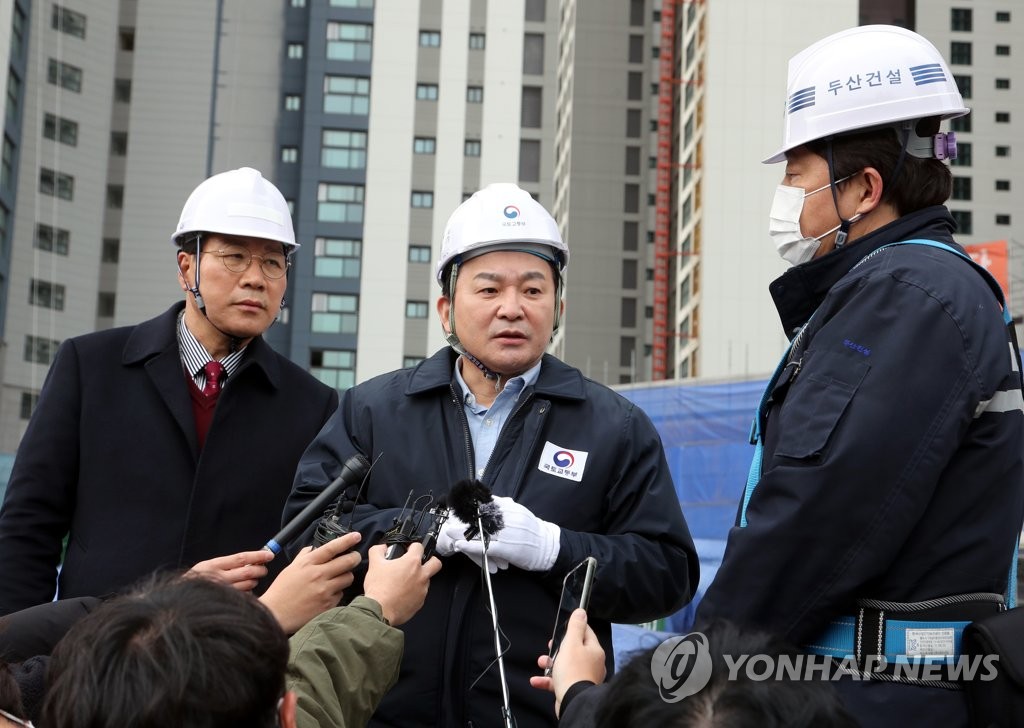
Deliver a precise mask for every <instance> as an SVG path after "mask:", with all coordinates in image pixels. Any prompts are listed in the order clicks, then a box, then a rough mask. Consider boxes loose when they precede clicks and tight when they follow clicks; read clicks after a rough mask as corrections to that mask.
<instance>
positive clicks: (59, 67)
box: [46, 58, 82, 93]
mask: <svg viewBox="0 0 1024 728" xmlns="http://www.w3.org/2000/svg"><path fill="white" fill-rule="evenodd" d="M46 80H47V82H48V83H52V84H53V85H54V86H60V87H61V88H66V89H67V90H68V91H74V92H75V93H81V91H82V69H81V68H79V67H78V66H72V65H71V64H70V63H64V62H62V61H58V60H55V59H53V58H51V59H50V62H49V64H48V65H47V68H46Z"/></svg>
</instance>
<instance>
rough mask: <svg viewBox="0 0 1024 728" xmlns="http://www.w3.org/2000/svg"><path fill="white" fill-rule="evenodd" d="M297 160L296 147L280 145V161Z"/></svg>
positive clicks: (291, 162)
mask: <svg viewBox="0 0 1024 728" xmlns="http://www.w3.org/2000/svg"><path fill="white" fill-rule="evenodd" d="M298 161H299V148H298V147H281V162H283V163H284V164H295V163H296V162H298Z"/></svg>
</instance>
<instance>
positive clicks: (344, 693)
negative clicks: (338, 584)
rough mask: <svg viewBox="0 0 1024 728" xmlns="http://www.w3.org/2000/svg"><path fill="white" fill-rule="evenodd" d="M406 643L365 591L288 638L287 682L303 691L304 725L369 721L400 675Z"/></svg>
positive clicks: (300, 716) (344, 727) (331, 726)
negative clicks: (289, 649)
mask: <svg viewBox="0 0 1024 728" xmlns="http://www.w3.org/2000/svg"><path fill="white" fill-rule="evenodd" d="M404 644H405V635H404V634H403V633H402V632H401V630H398V629H395V628H394V627H391V626H389V625H388V624H387V623H385V622H384V620H383V617H382V615H381V610H380V605H379V604H377V602H375V601H374V600H372V599H367V598H366V597H362V596H360V597H356V598H355V599H353V600H352V603H351V605H349V606H347V607H335V608H334V609H330V610H328V611H326V612H324V613H323V614H320V615H318V616H317V617H315V618H314V619H312V620H310V621H309V622H308V623H307V624H306V626H304V627H303V628H302V629H300V630H299V631H298V632H296V633H295V635H294V636H293V637H292V638H291V640H289V645H290V648H291V655H290V657H289V660H288V680H287V687H288V689H289V690H292V691H294V692H295V693H296V695H297V696H298V708H297V711H296V722H297V723H298V726H299V728H313V727H314V726H317V727H322V728H355V727H356V726H365V725H366V723H367V722H368V721H369V719H370V716H371V715H373V712H374V710H376V708H377V704H378V703H379V702H380V700H381V698H382V697H383V696H384V694H385V693H386V692H387V691H388V690H390V689H391V686H392V685H394V684H395V682H396V681H397V680H398V667H399V665H400V664H401V661H402V649H403V646H404Z"/></svg>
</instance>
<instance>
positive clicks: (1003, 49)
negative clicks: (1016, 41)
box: [996, 45, 1010, 56]
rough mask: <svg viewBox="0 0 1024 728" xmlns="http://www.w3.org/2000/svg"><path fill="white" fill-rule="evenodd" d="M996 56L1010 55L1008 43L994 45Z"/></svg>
mask: <svg viewBox="0 0 1024 728" xmlns="http://www.w3.org/2000/svg"><path fill="white" fill-rule="evenodd" d="M996 55H997V56H1008V55H1010V46H1008V45H997V46H996Z"/></svg>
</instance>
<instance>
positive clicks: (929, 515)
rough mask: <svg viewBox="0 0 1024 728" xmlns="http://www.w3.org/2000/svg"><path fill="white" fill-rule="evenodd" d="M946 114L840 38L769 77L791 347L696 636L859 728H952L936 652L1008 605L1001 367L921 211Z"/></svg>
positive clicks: (951, 679) (761, 424)
mask: <svg viewBox="0 0 1024 728" xmlns="http://www.w3.org/2000/svg"><path fill="white" fill-rule="evenodd" d="M966 113H968V109H966V108H965V107H964V105H963V100H962V99H961V96H960V93H959V92H958V91H957V88H956V85H955V84H954V81H953V76H952V75H951V74H950V71H949V68H948V67H947V66H946V63H945V61H944V60H943V59H942V56H941V55H940V54H939V52H938V51H937V50H936V49H935V47H934V46H933V45H932V44H931V43H929V42H928V41H927V40H926V39H925V38H923V37H921V36H920V35H918V34H916V33H912V32H910V31H907V30H904V29H902V28H896V27H890V26H864V27H860V28H855V29H852V30H847V31H844V32H841V33H838V34H835V35H832V36H829V37H828V38H825V39H824V40H821V41H819V42H818V43H815V44H814V45H812V46H810V47H809V48H808V49H806V50H805V51H803V52H801V53H800V54H798V55H797V56H795V57H794V58H793V59H792V61H791V62H790V65H789V80H788V90H787V104H786V112H785V132H784V138H783V145H782V147H781V148H780V149H779V150H778V151H777V152H776V153H775V154H773V155H772V156H771V157H769V158H768V159H767V160H765V161H766V162H767V163H773V162H785V165H786V168H785V172H784V177H783V180H782V185H780V186H779V188H778V191H777V192H776V196H775V200H774V202H773V204H772V209H771V214H770V220H769V223H768V226H769V233H770V235H771V238H772V240H773V241H774V243H775V245H776V247H777V249H778V251H779V254H780V255H781V256H782V257H783V258H784V259H785V260H787V261H789V262H790V263H792V264H793V265H794V267H793V268H792V269H790V270H789V271H787V272H786V273H785V274H784V275H782V276H781V277H780V278H778V279H777V280H775V281H774V282H773V283H772V284H771V286H770V291H771V294H772V297H773V298H774V299H775V304H776V307H777V308H778V311H779V316H780V318H781V320H782V324H783V327H784V328H785V330H786V332H787V334H788V335H789V336H790V338H791V339H792V344H791V347H790V349H789V351H788V352H787V353H786V355H785V356H784V358H783V360H782V362H781V363H780V366H779V368H778V370H777V372H776V374H775V376H774V377H773V378H772V380H771V382H770V384H769V387H768V390H767V393H766V396H765V398H764V400H763V402H764V404H763V405H762V407H761V410H760V412H759V413H758V416H757V418H756V421H755V429H754V437H753V438H752V442H755V444H756V446H757V447H756V454H755V456H754V462H753V464H752V466H751V472H750V478H749V479H748V482H747V487H746V489H745V492H744V494H743V498H742V501H741V504H740V509H739V515H738V518H737V522H736V527H735V528H733V529H732V531H731V532H730V534H729V540H728V545H727V548H726V551H725V557H724V560H723V563H722V566H721V568H720V569H719V571H718V574H717V576H716V578H715V580H714V582H713V583H712V584H711V586H710V588H709V589H708V591H707V594H706V596H705V597H704V599H703V601H702V603H701V605H700V606H699V607H698V620H703V619H706V618H709V617H714V616H720V617H725V618H729V619H732V620H735V621H737V622H739V623H740V624H741V625H750V626H755V627H758V628H762V629H769V630H772V631H775V632H778V633H779V634H781V635H783V636H784V637H786V638H787V639H789V640H791V641H792V642H794V643H795V644H797V645H801V646H803V647H804V649H805V650H806V651H807V652H808V653H810V656H813V657H822V658H825V657H827V658H829V659H831V661H832V663H833V664H834V665H835V666H836V668H837V670H839V671H840V672H842V673H843V674H844V675H846V676H847V677H846V678H845V679H841V680H840V681H839V682H838V683H837V685H838V687H839V689H840V692H841V693H842V694H843V696H844V699H845V700H846V702H847V704H848V706H849V707H850V708H851V710H852V712H854V713H855V715H856V716H857V717H858V719H859V720H860V721H861V722H862V724H863V725H865V726H888V725H892V726H908V725H943V726H956V725H966V723H967V717H966V701H965V700H964V698H963V694H964V693H963V692H962V691H961V690H959V689H958V688H962V687H963V682H964V679H963V678H964V675H965V674H966V673H965V672H964V670H963V668H964V667H965V665H964V664H963V663H962V662H960V658H961V654H960V633H961V632H962V630H963V628H964V626H966V625H967V624H968V623H970V622H971V621H973V620H977V619H980V618H984V617H986V616H988V615H990V614H994V613H996V612H997V611H998V610H999V609H1001V608H1002V604H1003V601H1004V595H1006V594H1007V592H1009V595H1008V597H1009V599H1008V600H1009V601H1011V602H1012V598H1013V592H1014V591H1015V587H1014V584H1013V580H1012V579H1011V574H1014V573H1015V572H1014V571H1013V570H1012V567H1014V568H1015V564H1016V553H1017V541H1018V538H1019V535H1020V531H1021V521H1022V517H1024V447H1022V446H1024V412H1022V399H1021V378H1020V360H1019V353H1018V351H1017V347H1016V343H1015V341H1014V340H1013V336H1012V323H1011V321H1010V316H1009V312H1008V311H1006V310H1005V307H1004V306H1003V305H1002V303H1003V296H1002V292H1001V291H1000V290H999V286H998V284H996V283H995V281H994V280H993V279H992V278H991V277H990V276H989V275H988V274H987V273H986V272H985V271H984V270H983V269H981V268H980V267H978V266H975V265H974V264H973V263H972V262H971V261H970V259H969V258H968V257H967V256H966V255H965V252H964V249H963V248H962V247H960V246H959V245H957V243H956V242H954V239H953V232H954V230H955V228H956V225H955V223H954V221H953V218H952V216H951V215H950V213H949V211H948V210H947V209H946V208H945V207H944V206H943V203H944V202H945V200H946V199H947V198H948V197H949V195H950V190H951V186H952V183H951V174H950V171H949V168H948V167H947V166H946V163H945V160H947V159H949V158H951V157H954V156H955V154H956V143H955V141H954V139H953V135H952V134H951V133H949V134H947V133H943V132H940V131H939V129H940V121H941V120H943V119H948V118H951V117H956V116H960V115H963V114H966ZM958 670H959V673H958ZM976 679H977V678H976Z"/></svg>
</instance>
